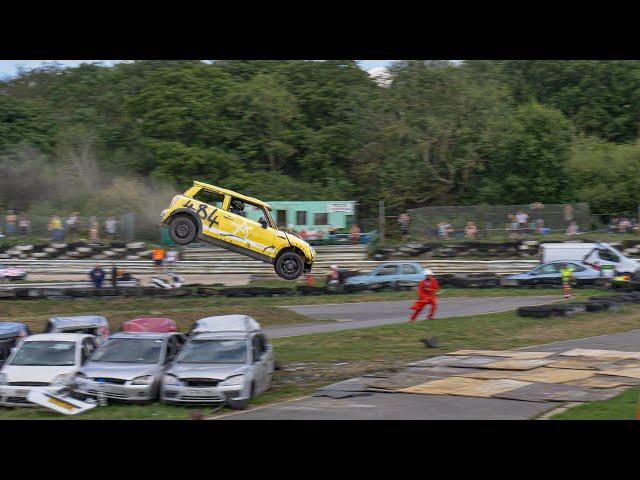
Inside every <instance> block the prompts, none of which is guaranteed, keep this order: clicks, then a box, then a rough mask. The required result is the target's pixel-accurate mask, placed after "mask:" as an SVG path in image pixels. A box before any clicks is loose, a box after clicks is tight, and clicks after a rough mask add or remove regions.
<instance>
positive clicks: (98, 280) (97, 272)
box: [89, 265, 104, 288]
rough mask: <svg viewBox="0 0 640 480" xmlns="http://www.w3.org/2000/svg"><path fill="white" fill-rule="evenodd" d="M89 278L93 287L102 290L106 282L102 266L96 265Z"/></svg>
mask: <svg viewBox="0 0 640 480" xmlns="http://www.w3.org/2000/svg"><path fill="white" fill-rule="evenodd" d="M89 277H90V278H91V282H92V283H93V286H94V287H96V288H100V287H102V282H103V281H104V270H102V268H101V267H100V265H96V266H95V268H94V269H93V270H91V272H90V273H89Z"/></svg>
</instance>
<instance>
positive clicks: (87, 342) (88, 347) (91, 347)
mask: <svg viewBox="0 0 640 480" xmlns="http://www.w3.org/2000/svg"><path fill="white" fill-rule="evenodd" d="M91 340H92V339H90V338H85V339H84V340H83V341H82V356H81V361H82V363H84V362H86V361H87V360H88V359H89V358H90V357H91V355H92V354H93V352H94V351H95V349H96V344H95V343H94V342H92V341H91Z"/></svg>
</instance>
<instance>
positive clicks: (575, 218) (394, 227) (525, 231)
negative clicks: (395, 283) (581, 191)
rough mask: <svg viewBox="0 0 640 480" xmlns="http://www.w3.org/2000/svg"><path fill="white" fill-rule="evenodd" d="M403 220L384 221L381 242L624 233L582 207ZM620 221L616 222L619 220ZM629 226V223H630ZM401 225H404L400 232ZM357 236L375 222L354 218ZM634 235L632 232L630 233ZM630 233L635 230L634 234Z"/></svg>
mask: <svg viewBox="0 0 640 480" xmlns="http://www.w3.org/2000/svg"><path fill="white" fill-rule="evenodd" d="M406 213H407V215H408V222H407V217H404V218H403V216H402V215H398V216H385V218H384V233H385V238H387V239H399V238H406V237H410V238H413V239H425V240H456V239H460V240H464V239H477V240H496V241H504V240H508V239H520V238H525V237H527V236H541V237H544V236H548V235H554V236H567V237H570V236H572V235H577V234H580V233H586V232H594V231H598V232H607V233H618V232H622V233H630V232H631V231H632V230H634V229H633V228H632V226H633V225H630V226H629V227H628V228H626V229H622V228H620V229H619V228H618V227H617V226H612V222H611V220H612V219H614V223H615V216H614V215H613V214H612V215H594V214H592V213H591V211H590V208H589V204H588V203H572V204H544V205H543V204H541V203H533V204H528V205H467V206H437V207H422V208H414V209H410V210H408V211H407V212H406ZM622 218H623V217H621V219H622ZM631 220H632V222H631V223H632V224H635V219H631ZM403 221H404V222H405V224H406V223H408V226H407V227H406V229H403ZM358 223H359V225H360V228H361V229H362V231H363V232H367V231H373V230H380V223H381V222H380V219H379V218H364V219H359V220H358ZM636 230H637V229H636ZM634 231H635V230H634Z"/></svg>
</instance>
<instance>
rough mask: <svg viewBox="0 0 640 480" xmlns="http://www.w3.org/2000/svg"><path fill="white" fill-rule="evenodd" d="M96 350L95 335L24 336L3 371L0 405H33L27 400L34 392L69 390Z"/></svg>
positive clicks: (0, 385) (0, 376)
mask: <svg viewBox="0 0 640 480" xmlns="http://www.w3.org/2000/svg"><path fill="white" fill-rule="evenodd" d="M96 347H97V342H96V338H95V337H94V336H93V335H85V334H78V333H42V334H37V335H31V336H29V337H25V338H24V339H23V340H22V342H20V344H19V345H18V346H16V348H15V349H14V351H13V353H12V354H11V355H10V356H9V358H8V359H7V361H6V362H5V364H4V365H3V367H2V369H1V370H0V405H3V406H9V407H11V406H34V404H32V403H31V402H29V401H28V400H27V396H28V395H29V392H30V391H31V390H33V389H36V390H39V391H44V392H50V393H56V392H60V391H63V390H66V389H68V387H70V386H71V383H72V379H73V376H74V374H75V373H76V372H77V371H78V370H79V369H80V367H81V366H82V365H83V364H84V363H85V362H86V361H87V360H88V358H89V357H90V356H91V354H93V352H94V351H95V349H96Z"/></svg>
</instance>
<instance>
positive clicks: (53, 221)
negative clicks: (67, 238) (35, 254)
mask: <svg viewBox="0 0 640 480" xmlns="http://www.w3.org/2000/svg"><path fill="white" fill-rule="evenodd" d="M47 229H48V230H49V231H50V232H51V237H52V238H53V240H54V241H56V242H62V241H63V240H64V230H63V229H62V220H60V217H59V216H58V215H53V216H52V217H51V218H50V219H49V225H48V226H47Z"/></svg>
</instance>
